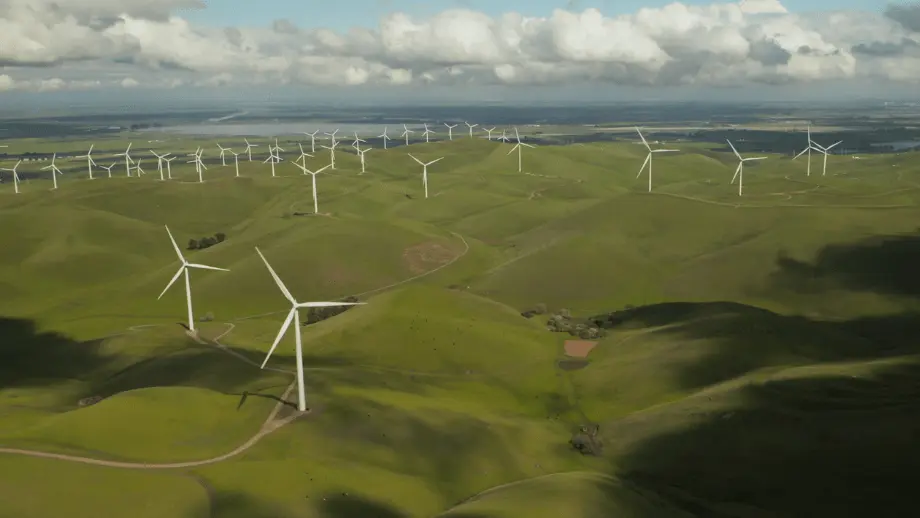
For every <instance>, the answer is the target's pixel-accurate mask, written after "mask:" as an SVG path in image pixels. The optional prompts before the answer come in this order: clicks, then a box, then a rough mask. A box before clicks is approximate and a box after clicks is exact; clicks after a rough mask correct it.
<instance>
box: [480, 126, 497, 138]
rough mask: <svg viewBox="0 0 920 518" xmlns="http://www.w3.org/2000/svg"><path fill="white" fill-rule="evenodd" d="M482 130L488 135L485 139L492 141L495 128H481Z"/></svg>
mask: <svg viewBox="0 0 920 518" xmlns="http://www.w3.org/2000/svg"><path fill="white" fill-rule="evenodd" d="M482 130H483V131H485V132H486V133H488V137H486V138H488V139H489V140H492V132H493V131H495V128H489V129H486V128H482Z"/></svg>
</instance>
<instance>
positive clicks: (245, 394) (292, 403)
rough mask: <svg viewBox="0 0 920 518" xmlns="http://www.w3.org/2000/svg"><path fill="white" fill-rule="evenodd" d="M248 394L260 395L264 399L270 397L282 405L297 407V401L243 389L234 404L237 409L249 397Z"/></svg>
mask: <svg viewBox="0 0 920 518" xmlns="http://www.w3.org/2000/svg"><path fill="white" fill-rule="evenodd" d="M249 396H252V397H260V398H264V399H271V400H272V401H277V402H278V403H281V404H282V405H285V406H289V407H291V408H295V409H296V408H297V403H296V402H295V401H288V400H286V399H281V398H280V397H278V396H276V395H274V394H260V393H258V392H249V391H246V390H244V391H243V393H242V394H240V402H239V404H237V405H236V409H237V410H239V409H240V408H242V407H243V404H245V403H246V400H247V399H249Z"/></svg>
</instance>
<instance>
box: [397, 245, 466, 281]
mask: <svg viewBox="0 0 920 518" xmlns="http://www.w3.org/2000/svg"><path fill="white" fill-rule="evenodd" d="M455 255H456V253H455V252H454V251H453V250H451V249H450V248H449V247H448V246H446V245H444V244H442V243H438V242H436V241H427V242H425V243H419V244H417V245H413V246H410V247H409V248H406V249H405V250H404V251H403V260H404V261H406V264H407V265H408V266H409V271H410V272H412V273H413V274H415V275H419V274H422V273H425V272H427V271H429V270H432V269H434V268H437V267H439V266H443V265H445V264H447V263H449V262H450V260H451V259H453V258H454V256H455Z"/></svg>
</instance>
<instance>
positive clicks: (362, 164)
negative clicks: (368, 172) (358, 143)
mask: <svg viewBox="0 0 920 518" xmlns="http://www.w3.org/2000/svg"><path fill="white" fill-rule="evenodd" d="M371 149H374V148H371V147H366V148H364V149H359V150H358V156H360V157H361V173H360V174H364V172H365V171H364V154H365V153H367V152H368V151H370V150H371Z"/></svg>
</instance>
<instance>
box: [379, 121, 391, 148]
mask: <svg viewBox="0 0 920 518" xmlns="http://www.w3.org/2000/svg"><path fill="white" fill-rule="evenodd" d="M377 138H382V139H383V150H384V151H386V149H387V141H388V140H391V139H390V137H389V136H388V135H387V126H384V127H383V133H381V134H380V135H377Z"/></svg>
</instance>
